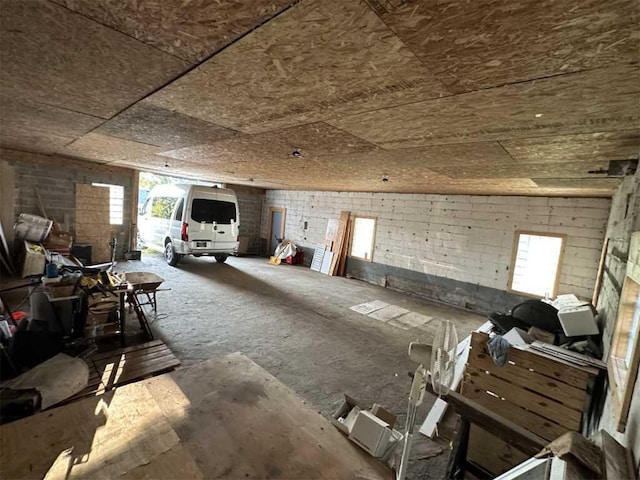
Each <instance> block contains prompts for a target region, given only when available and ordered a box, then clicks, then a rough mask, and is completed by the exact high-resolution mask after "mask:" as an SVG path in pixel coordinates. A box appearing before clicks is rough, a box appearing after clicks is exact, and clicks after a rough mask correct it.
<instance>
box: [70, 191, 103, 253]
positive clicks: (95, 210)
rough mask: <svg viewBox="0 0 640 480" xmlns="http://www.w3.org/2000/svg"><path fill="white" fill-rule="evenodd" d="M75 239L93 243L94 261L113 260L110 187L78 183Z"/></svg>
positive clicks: (78, 241)
mask: <svg viewBox="0 0 640 480" xmlns="http://www.w3.org/2000/svg"><path fill="white" fill-rule="evenodd" d="M75 240H76V242H77V243H88V244H90V245H91V247H92V251H91V259H92V261H93V262H94V263H102V262H108V261H110V260H111V248H110V247H109V241H110V240H111V225H110V218H109V189H108V188H105V187H94V186H92V185H89V184H87V185H85V184H81V183H78V184H76V210H75Z"/></svg>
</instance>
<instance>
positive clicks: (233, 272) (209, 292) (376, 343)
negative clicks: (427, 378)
mask: <svg viewBox="0 0 640 480" xmlns="http://www.w3.org/2000/svg"><path fill="white" fill-rule="evenodd" d="M118 267H119V270H127V271H150V272H155V273H157V274H159V275H160V276H162V277H164V278H165V283H164V284H163V285H162V287H163V288H171V291H166V292H159V293H158V305H159V308H158V316H157V319H156V320H155V321H154V323H153V329H154V331H155V333H156V335H157V336H158V337H159V338H161V339H162V340H164V341H165V342H166V343H167V344H168V345H169V346H170V348H171V349H172V350H173V352H174V353H175V354H176V356H177V357H178V358H179V359H180V360H181V361H182V362H183V365H189V364H193V363H197V362H200V361H202V360H206V359H209V358H213V357H218V356H221V355H225V354H228V353H231V352H242V353H243V354H245V355H247V356H248V357H250V358H251V359H252V360H254V361H255V362H256V363H258V364H259V365H260V366H262V367H263V368H265V369H266V370H267V371H268V372H269V373H271V374H272V375H274V376H275V377H277V378H278V379H279V380H280V381H282V382H283V383H284V384H286V385H287V386H288V387H290V388H291V389H292V390H294V391H295V392H296V393H297V394H298V395H299V396H300V397H302V398H303V399H304V400H305V401H307V402H309V403H310V404H311V405H312V406H313V407H314V408H316V409H317V410H318V411H319V412H321V413H322V414H324V415H326V414H330V413H332V412H333V411H334V409H335V408H336V406H337V405H338V404H339V403H340V401H341V398H342V394H343V393H348V394H350V395H351V396H354V397H355V398H358V399H360V400H362V401H363V402H364V403H365V404H371V403H373V402H376V403H379V404H381V405H383V406H385V407H387V408H388V409H390V410H392V411H393V412H394V413H396V414H398V415H399V417H400V418H399V421H400V425H401V426H402V428H401V429H403V428H404V414H405V412H406V402H407V396H408V392H409V387H410V378H409V377H408V375H407V374H408V372H410V371H413V370H414V369H415V364H414V363H413V362H412V361H411V360H410V359H409V358H408V356H407V347H408V345H409V342H411V341H415V340H424V341H427V340H429V339H430V337H431V336H432V335H433V330H434V327H433V325H434V324H436V323H437V321H436V320H437V319H449V320H453V321H454V322H455V323H456V326H457V327H458V336H459V338H460V339H462V338H464V337H465V336H466V335H467V334H469V333H470V332H471V331H472V330H475V329H476V328H477V327H478V326H480V325H481V324H483V323H484V321H485V320H484V318H483V317H482V316H480V315H476V314H471V313H467V312H464V311H461V310H458V309H454V308H451V307H446V306H443V305H440V304H435V303H429V302H427V301H424V300H421V299H419V298H416V297H412V296H409V295H405V294H402V293H399V292H394V291H391V290H388V289H385V288H382V287H377V286H374V285H369V284H367V283H364V282H361V281H357V280H353V279H347V278H340V277H328V276H325V275H322V274H319V273H317V272H313V271H311V270H309V269H308V268H304V267H298V266H290V265H284V264H283V265H279V266H274V265H270V264H269V263H268V262H267V260H266V259H264V258H253V257H244V258H236V257H232V258H229V259H228V260H227V263H225V264H220V263H216V261H215V260H214V259H213V258H207V257H203V258H189V257H187V258H184V259H183V260H182V262H181V263H180V264H179V266H178V267H177V268H174V267H170V266H168V265H167V264H165V263H164V259H163V258H162V256H160V255H158V254H155V253H147V252H144V253H143V260H142V261H140V262H122V263H120V264H119V266H118ZM373 300H381V301H383V302H386V303H388V304H391V305H396V306H399V307H402V308H404V309H407V310H410V311H412V312H416V313H419V314H423V315H427V316H429V317H434V320H433V321H431V322H429V323H428V324H427V325H426V326H425V327H422V328H421V329H419V330H418V329H409V330H405V329H402V328H399V327H397V326H392V325H390V324H388V323H385V322H384V321H381V320H377V319H374V318H371V317H369V316H367V315H364V314H360V313H358V312H355V311H352V310H350V308H349V307H351V306H354V305H358V304H361V303H364V302H370V301H373ZM434 399H435V398H434V397H432V396H429V397H428V398H426V399H425V405H424V406H423V413H422V414H421V415H419V417H418V421H419V422H422V420H423V419H424V416H425V415H426V411H427V410H428V408H429V407H430V406H431V404H432V403H433V401H434ZM419 437H421V438H423V439H425V437H423V436H422V435H419ZM425 440H426V443H425V442H421V444H420V445H418V446H417V447H416V449H415V454H416V455H415V456H416V457H418V458H419V457H421V456H422V457H429V456H431V455H432V454H433V453H434V452H437V449H438V447H437V446H436V445H435V444H434V443H433V442H431V441H429V440H427V439H425ZM446 455H447V454H446V452H445V453H444V454H443V455H440V456H439V457H438V458H437V459H433V460H431V461H429V462H424V461H419V462H417V464H416V465H414V468H412V469H411V470H412V471H413V472H414V474H416V473H418V471H420V478H441V477H442V471H443V470H442V469H443V468H444V464H445V463H446ZM427 466H429V468H427ZM418 467H420V468H418ZM416 469H417V470H416ZM412 476H413V477H414V478H417V475H416V476H414V475H412Z"/></svg>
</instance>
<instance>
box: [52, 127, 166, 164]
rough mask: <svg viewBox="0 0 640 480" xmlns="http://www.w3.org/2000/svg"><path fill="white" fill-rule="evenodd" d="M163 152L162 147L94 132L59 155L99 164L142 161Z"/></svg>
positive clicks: (62, 149)
mask: <svg viewBox="0 0 640 480" xmlns="http://www.w3.org/2000/svg"><path fill="white" fill-rule="evenodd" d="M162 150H163V148H162V147H156V146H154V145H146V144H143V143H138V142H131V141H128V140H122V139H120V138H115V137H110V136H108V135H102V134H100V133H95V132H92V133H89V134H87V135H85V136H83V137H82V138H79V139H78V140H76V141H75V142H73V143H71V144H70V145H68V146H66V147H64V148H61V149H59V150H58V152H57V153H59V154H61V155H68V156H72V157H80V158H85V159H91V160H94V161H99V162H115V161H126V160H136V159H139V160H142V159H144V157H145V156H147V155H154V154H157V153H160V152H161V151H162ZM140 163H142V162H140Z"/></svg>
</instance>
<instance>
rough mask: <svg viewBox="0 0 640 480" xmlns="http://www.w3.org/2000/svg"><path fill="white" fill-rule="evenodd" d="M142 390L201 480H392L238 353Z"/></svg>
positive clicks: (174, 374) (149, 382)
mask: <svg viewBox="0 0 640 480" xmlns="http://www.w3.org/2000/svg"><path fill="white" fill-rule="evenodd" d="M144 384H145V386H146V388H147V389H148V390H149V392H150V393H151V395H152V396H153V397H154V398H155V399H156V402H157V403H158V405H159V406H160V408H161V410H162V413H163V414H164V416H165V417H166V418H167V419H168V421H169V423H170V424H171V425H172V426H173V428H174V429H175V431H176V433H177V434H178V436H179V437H180V439H181V440H182V443H183V445H184V446H185V448H186V449H187V450H188V451H189V452H190V453H191V455H192V456H193V458H194V459H195V461H196V463H197V465H198V466H199V467H200V469H201V470H202V472H203V474H204V476H205V477H206V478H220V479H237V478H279V479H291V480H294V479H295V480H297V479H301V478H314V479H327V480H334V479H338V478H340V479H354V480H355V479H360V478H367V479H372V480H373V479H389V480H391V479H392V478H393V476H392V474H391V472H390V471H389V470H388V469H387V468H386V467H385V466H384V465H383V464H382V463H381V462H379V461H378V460H376V459H374V458H373V457H371V456H369V455H368V454H367V453H366V452H364V451H363V450H362V449H360V448H359V447H358V446H356V445H355V444H354V443H352V442H351V441H350V440H348V439H347V437H346V436H344V435H343V434H342V433H340V432H339V431H338V430H337V429H336V428H335V427H333V426H332V425H331V424H330V423H329V422H328V421H327V420H326V419H325V418H323V417H322V416H321V415H319V414H318V413H316V412H315V411H314V410H312V409H311V408H308V407H307V406H305V405H304V402H302V401H301V400H300V398H298V397H297V396H296V395H295V394H294V393H293V392H292V391H291V390H290V389H289V388H287V387H286V386H284V385H283V384H282V383H280V382H279V381H278V380H277V379H275V378H274V377H273V376H271V375H269V374H268V373H267V372H266V371H265V370H263V369H262V368H260V367H259V366H258V365H256V364H255V363H254V362H252V361H251V360H250V359H248V358H247V357H245V356H243V355H241V354H239V353H234V354H231V355H227V356H225V357H221V358H217V359H213V360H209V361H206V362H202V363H199V364H197V365H193V366H191V367H189V368H184V369H180V370H176V371H175V372H172V373H170V374H167V375H162V376H160V377H156V378H153V379H150V380H147V381H145V382H144ZM247 475H248V477H247Z"/></svg>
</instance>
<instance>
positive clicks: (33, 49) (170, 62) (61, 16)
mask: <svg viewBox="0 0 640 480" xmlns="http://www.w3.org/2000/svg"><path fill="white" fill-rule="evenodd" d="M0 45H1V47H0V63H1V64H2V69H1V70H0V92H1V93H2V95H6V96H12V97H17V98H28V99H31V100H34V101H39V102H41V103H46V104H49V105H52V106H56V107H61V108H65V109H67V110H72V111H76V112H82V113H85V114H90V115H93V116H96V117H102V118H109V117H111V116H113V115H114V114H115V113H117V112H118V111H119V110H121V109H122V108H124V107H126V106H127V105H129V104H131V103H133V102H134V101H136V100H138V99H140V98H141V97H142V96H144V95H145V94H147V93H148V92H150V91H151V90H153V89H154V88H156V87H158V86H160V85H162V84H163V83H165V82H166V81H168V80H169V79H171V78H173V77H174V76H175V75H177V74H178V73H180V72H182V71H183V70H184V69H185V68H186V67H187V66H188V64H187V63H186V62H184V61H183V60H180V59H177V58H175V57H172V56H171V55H167V54H166V53H163V52H161V51H159V50H157V49H155V48H152V47H149V46H147V45H145V44H143V43H141V42H138V41H137V40H135V39H132V38H130V37H127V36H126V35H123V34H121V33H118V32H116V31H114V30H112V29H110V28H107V27H105V26H103V25H100V24H98V23H96V22H94V21H93V20H91V19H89V18H86V17H83V16H81V15H78V14H76V13H73V12H72V11H70V10H68V9H66V8H64V7H62V6H60V5H56V4H54V3H51V2H48V1H45V0H30V1H26V2H25V1H21V0H5V1H3V2H2V23H1V24H0Z"/></svg>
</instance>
